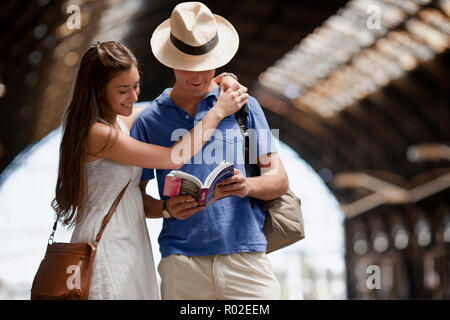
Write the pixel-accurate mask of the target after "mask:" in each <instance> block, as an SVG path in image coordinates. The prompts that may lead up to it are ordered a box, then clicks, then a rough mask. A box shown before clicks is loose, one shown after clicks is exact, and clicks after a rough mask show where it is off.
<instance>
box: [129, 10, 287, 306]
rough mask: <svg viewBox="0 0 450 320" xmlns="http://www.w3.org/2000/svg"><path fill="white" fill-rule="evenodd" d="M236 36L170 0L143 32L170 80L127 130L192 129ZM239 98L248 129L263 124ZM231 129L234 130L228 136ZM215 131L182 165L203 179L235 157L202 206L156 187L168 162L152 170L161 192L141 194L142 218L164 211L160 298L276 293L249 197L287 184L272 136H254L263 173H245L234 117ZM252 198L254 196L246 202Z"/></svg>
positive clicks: (158, 138) (160, 136)
mask: <svg viewBox="0 0 450 320" xmlns="http://www.w3.org/2000/svg"><path fill="white" fill-rule="evenodd" d="M238 44H239V37H238V35H237V32H236V30H235V29H234V27H233V26H232V25H231V24H230V23H229V22H228V21H226V20H225V19H224V18H222V17H220V16H217V15H213V14H212V13H211V11H210V10H209V9H208V8H207V7H206V6H205V5H203V4H202V3H199V2H187V3H181V4H179V5H177V6H176V7H175V9H174V10H173V12H172V15H171V17H170V19H168V20H166V21H165V22H163V23H162V24H161V25H160V26H158V27H157V28H156V30H155V31H154V33H153V35H152V39H151V47H152V51H153V53H154V55H155V56H156V58H157V59H158V60H159V61H160V62H161V63H163V64H164V65H166V66H168V67H170V68H172V69H174V74H175V78H176V82H175V85H174V86H173V88H171V89H166V90H165V91H164V92H163V93H162V94H161V95H160V96H159V97H158V98H157V99H155V101H154V102H153V103H152V105H151V107H149V108H147V109H145V110H144V111H143V112H141V114H140V115H139V116H138V118H137V119H136V121H135V123H134V126H133V128H132V131H131V134H132V136H133V137H135V138H136V139H139V140H141V141H145V142H150V143H153V144H158V145H161V146H170V145H172V144H173V143H174V141H173V139H174V138H175V137H177V136H178V134H176V132H177V130H178V133H181V132H184V131H183V130H190V129H191V128H193V127H194V124H195V123H196V121H199V120H200V119H202V117H203V116H204V115H205V113H206V112H207V110H209V108H211V107H212V106H213V105H214V103H215V101H216V99H217V97H218V95H219V91H220V90H222V89H221V88H219V87H218V86H217V84H216V83H215V82H214V81H212V79H213V77H214V73H215V69H216V68H218V67H221V66H223V65H225V64H226V63H228V61H230V60H231V58H232V57H233V56H234V54H235V53H236V51H237V48H238ZM242 94H245V92H243V93H242ZM247 104H248V111H249V115H248V121H247V124H248V128H249V129H254V130H255V132H259V131H265V132H268V131H269V127H268V124H267V121H266V119H265V116H264V113H263V111H262V109H261V107H260V105H259V104H258V102H257V101H256V100H255V99H254V98H252V97H249V99H248V103H247ZM180 129H182V130H181V132H180V131H179V130H180ZM230 132H232V133H234V134H232V135H231V136H230ZM213 136H214V140H213V141H209V142H207V143H206V144H205V146H204V147H203V150H202V152H201V153H199V154H196V155H195V156H194V158H193V159H191V162H190V163H188V164H185V165H184V166H183V167H182V168H181V169H180V170H182V171H185V172H188V173H190V174H193V175H194V176H196V177H198V178H199V179H200V181H204V179H205V178H206V177H207V175H208V174H209V173H210V172H211V171H212V170H213V169H214V168H215V167H216V166H217V164H218V163H220V162H221V161H222V160H227V161H231V162H234V166H235V171H234V173H235V174H234V176H232V177H231V178H228V179H226V180H225V181H224V182H223V183H222V186H220V187H219V193H220V195H221V196H228V197H226V198H224V199H220V200H217V201H215V202H213V203H212V204H209V205H208V206H206V207H201V206H197V202H195V201H194V199H193V198H192V197H190V196H178V197H174V198H171V199H168V198H167V197H164V196H163V195H162V194H163V188H164V180H165V176H166V175H167V174H168V173H169V172H170V170H156V178H157V180H158V187H159V192H160V196H161V199H164V200H155V199H153V198H151V197H150V196H148V195H146V196H144V207H145V209H146V214H147V216H148V217H161V215H163V216H164V218H165V219H164V223H163V228H162V231H161V234H160V236H159V244H160V250H161V255H162V260H161V262H160V264H159V267H158V271H159V273H160V275H161V294H162V298H163V299H279V298H280V295H281V292H280V286H279V283H278V281H277V279H276V278H275V275H274V272H273V270H272V266H271V264H270V262H269V261H268V259H267V257H266V255H265V251H266V245H267V242H266V239H265V237H264V234H263V232H262V226H263V223H264V219H265V214H264V211H263V209H262V206H261V203H260V201H259V200H256V199H261V200H269V199H274V198H276V197H278V196H280V195H282V194H284V193H285V192H286V191H287V189H288V185H289V182H288V179H287V175H286V172H285V170H284V168H283V166H282V164H281V162H280V159H279V157H278V153H277V149H276V147H275V146H274V145H273V144H272V143H270V135H269V137H268V138H269V139H258V140H257V142H256V146H254V148H252V147H251V148H250V149H251V150H255V152H256V154H255V156H256V158H257V160H258V165H259V166H260V167H261V169H262V170H261V175H260V176H257V177H246V176H245V173H244V172H245V168H244V164H243V155H242V143H243V138H242V136H241V134H240V130H239V125H238V123H237V122H236V120H235V118H234V116H229V117H227V118H225V119H224V120H222V121H221V123H220V124H219V126H218V127H217V132H215V134H214V135H213ZM257 136H258V135H257ZM263 140H264V141H263ZM267 140H269V142H267ZM153 178H154V173H153V169H151V168H149V169H144V171H143V175H142V181H141V188H142V189H143V190H145V187H146V185H147V182H148V180H150V179H153ZM143 194H145V191H144V192H143ZM250 197H251V198H254V203H253V205H252V202H251V200H250Z"/></svg>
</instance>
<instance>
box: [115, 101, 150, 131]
mask: <svg viewBox="0 0 450 320" xmlns="http://www.w3.org/2000/svg"><path fill="white" fill-rule="evenodd" d="M146 108H147V106H136V107H133V112H132V113H131V115H129V116H128V117H124V116H120V115H119V116H117V117H118V118H119V119H120V120H121V121H122V122H123V123H124V124H125V125H126V126H127V128H128V131H130V130H131V127H132V126H133V123H134V121H135V120H136V118H137V116H138V115H139V114H140V113H141V112H142V111H144V109H146Z"/></svg>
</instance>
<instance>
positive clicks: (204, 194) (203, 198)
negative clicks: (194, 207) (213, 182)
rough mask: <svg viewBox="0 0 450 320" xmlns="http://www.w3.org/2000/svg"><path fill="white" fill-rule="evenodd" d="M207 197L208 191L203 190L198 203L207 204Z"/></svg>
mask: <svg viewBox="0 0 450 320" xmlns="http://www.w3.org/2000/svg"><path fill="white" fill-rule="evenodd" d="M207 197H208V189H207V188H203V189H201V190H200V194H199V195H198V199H197V201H198V203H199V204H205V203H206V198H207Z"/></svg>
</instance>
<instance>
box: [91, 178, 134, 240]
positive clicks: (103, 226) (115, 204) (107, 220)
mask: <svg viewBox="0 0 450 320" xmlns="http://www.w3.org/2000/svg"><path fill="white" fill-rule="evenodd" d="M130 181H131V179H130ZM130 181H128V183H127V185H126V186H125V187H124V188H123V189H122V191H120V193H119V195H118V196H117V198H116V200H114V202H113V204H112V206H111V208H110V209H109V211H108V213H107V214H106V216H105V217H104V218H103V221H102V225H101V227H100V230H99V231H98V233H97V237H95V243H96V244H97V243H99V242H100V239H101V238H102V234H103V231H105V228H106V225H107V224H108V222H109V220H111V218H112V215H113V214H114V211H116V208H117V205H118V204H119V202H120V200H121V199H122V197H123V195H124V193H125V190H126V189H127V187H128V185H129V184H130Z"/></svg>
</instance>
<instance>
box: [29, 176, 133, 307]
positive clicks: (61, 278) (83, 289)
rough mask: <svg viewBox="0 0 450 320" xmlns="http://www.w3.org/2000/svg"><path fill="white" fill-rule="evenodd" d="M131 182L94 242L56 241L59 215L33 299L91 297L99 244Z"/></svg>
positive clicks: (83, 298) (115, 203) (117, 199)
mask: <svg viewBox="0 0 450 320" xmlns="http://www.w3.org/2000/svg"><path fill="white" fill-rule="evenodd" d="M129 183H130V182H128V183H127V185H126V186H125V187H124V188H123V189H122V191H121V192H120V193H119V195H118V196H117V198H116V199H115V200H114V202H113V204H112V206H111V208H110V209H109V211H108V213H107V214H106V216H105V217H104V218H103V221H102V225H101V227H100V230H99V232H98V233H97V236H96V238H95V241H94V242H93V243H91V242H84V243H61V242H60V243H58V242H53V237H54V235H55V232H56V227H57V225H58V220H59V216H58V217H57V218H56V221H55V223H54V225H53V232H52V234H51V235H50V238H49V240H48V245H47V251H46V252H45V256H44V259H43V260H42V261H41V264H40V265H39V269H38V271H37V273H36V275H35V277H34V280H33V285H32V287H31V300H87V299H88V298H89V288H90V283H91V276H92V267H93V265H94V259H95V254H96V252H97V245H98V243H99V241H100V239H101V237H102V234H103V231H104V230H105V227H106V225H107V224H108V222H109V220H111V217H112V215H113V213H114V211H115V210H116V207H117V205H118V204H119V202H120V200H121V199H122V196H123V194H124V193H125V190H126V188H127V187H128V184H129Z"/></svg>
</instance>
